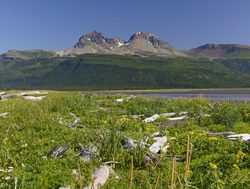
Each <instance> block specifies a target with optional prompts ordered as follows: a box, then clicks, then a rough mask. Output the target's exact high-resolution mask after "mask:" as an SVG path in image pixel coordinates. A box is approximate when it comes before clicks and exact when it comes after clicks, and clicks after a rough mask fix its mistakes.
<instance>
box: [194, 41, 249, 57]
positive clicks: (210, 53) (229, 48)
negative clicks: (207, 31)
mask: <svg viewBox="0 0 250 189" xmlns="http://www.w3.org/2000/svg"><path fill="white" fill-rule="evenodd" d="M189 55H191V56H193V57H200V58H209V59H210V58H250V46H247V45H238V44H206V45H203V46H200V47H198V48H194V49H191V50H190V51H189Z"/></svg>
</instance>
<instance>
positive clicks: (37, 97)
mask: <svg viewBox="0 0 250 189" xmlns="http://www.w3.org/2000/svg"><path fill="white" fill-rule="evenodd" d="M23 98H24V99H25V100H32V101H41V100H42V99H44V98H46V96H23Z"/></svg>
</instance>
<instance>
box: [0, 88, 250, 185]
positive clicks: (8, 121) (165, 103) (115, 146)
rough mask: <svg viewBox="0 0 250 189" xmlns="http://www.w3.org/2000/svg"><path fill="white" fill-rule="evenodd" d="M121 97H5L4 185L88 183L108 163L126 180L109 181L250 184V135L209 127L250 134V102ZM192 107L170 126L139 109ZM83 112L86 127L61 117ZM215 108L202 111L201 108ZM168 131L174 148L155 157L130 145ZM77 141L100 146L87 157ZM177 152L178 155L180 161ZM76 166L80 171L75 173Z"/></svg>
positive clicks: (1, 121) (0, 142)
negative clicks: (56, 152)
mask: <svg viewBox="0 0 250 189" xmlns="http://www.w3.org/2000/svg"><path fill="white" fill-rule="evenodd" d="M117 98H121V96H119V97H118V96H114V95H89V94H82V93H68V92H60V93H59V92H50V93H49V95H48V96H47V98H46V99H44V100H42V101H39V102H32V101H27V100H24V99H9V100H7V101H0V113H2V112H9V113H10V114H9V115H7V116H6V117H0V170H8V168H10V167H13V168H12V171H10V172H8V171H6V172H4V171H0V187H1V188H14V178H17V188H20V189H21V188H23V189H24V188H44V189H45V188H59V187H61V186H71V187H72V188H83V186H86V185H88V183H90V182H91V174H92V172H93V171H94V170H95V169H96V168H98V167H99V166H100V165H102V164H103V163H104V162H108V161H116V162H118V163H114V164H111V166H112V168H113V169H114V171H115V172H116V174H117V175H118V176H119V179H116V178H114V177H110V178H109V180H108V182H107V183H106V184H105V185H104V186H103V187H102V188H107V189H108V188H109V189H110V188H126V189H127V188H131V187H132V188H144V189H145V188H159V189H160V188H162V189H166V188H171V189H173V188H207V189H214V188H216V189H217V188H221V189H222V188H224V189H234V188H240V189H248V188H249V185H250V154H249V152H250V145H249V142H242V141H240V140H239V141H235V142H232V141H230V140H228V139H227V138H226V137H223V136H214V137H209V136H207V134H206V133H204V132H203V131H210V132H222V131H233V132H236V133H250V105H249V104H248V103H229V102H212V101H208V100H206V99H202V98H200V99H176V100H163V99H150V98H143V97H135V98H130V99H128V100H127V101H124V102H116V100H115V99H117ZM181 111H186V112H188V117H189V118H188V119H187V120H186V121H185V122H184V123H183V122H176V123H175V124H174V125H171V124H170V123H169V122H168V120H167V119H163V118H159V119H158V120H156V122H155V123H145V122H143V121H142V119H140V118H139V119H134V118H131V116H132V115H144V116H145V117H148V116H151V115H153V114H155V113H166V112H181ZM70 112H72V113H74V114H75V115H76V116H77V117H79V118H80V124H83V125H85V128H73V129H71V128H69V127H66V126H63V125H60V124H59V120H60V118H63V119H65V120H68V121H69V122H70V121H72V120H71V119H72V118H71V117H70V115H69V113H70ZM205 114H207V115H208V114H209V115H210V116H205V117H202V116H200V115H205ZM157 131H159V132H162V134H164V135H166V136H167V137H168V143H169V148H168V149H167V152H166V153H161V154H159V156H158V159H157V160H156V161H152V162H150V163H149V162H145V159H144V157H145V154H146V153H147V150H146V149H144V148H136V149H135V150H126V149H124V147H123V145H124V142H123V140H124V138H125V137H130V138H132V139H141V138H144V137H147V136H148V137H149V136H150V135H151V134H152V133H154V132H157ZM78 143H81V144H83V146H84V147H88V146H89V145H90V144H93V145H95V146H96V147H97V149H98V153H96V156H95V158H94V159H93V160H92V161H91V162H89V163H84V162H83V161H82V159H81V158H80V157H76V155H75V154H77V152H78V149H77V145H78ZM65 144H70V149H69V150H68V151H67V152H66V153H65V154H63V156H62V157H60V158H54V157H49V158H44V156H46V154H47V153H48V152H49V151H50V150H51V149H52V148H53V147H54V146H62V145H65ZM175 157H178V158H179V161H178V162H176V161H175ZM74 169H75V170H77V172H78V176H75V175H72V170H74Z"/></svg>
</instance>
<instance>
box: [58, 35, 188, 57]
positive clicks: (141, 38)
mask: <svg viewBox="0 0 250 189" xmlns="http://www.w3.org/2000/svg"><path fill="white" fill-rule="evenodd" d="M86 53H102V54H120V55H122V54H129V55H141V56H143V55H161V56H186V54H185V53H184V52H183V51H180V50H177V49H176V48H174V47H172V46H171V45H170V44H168V43H167V42H166V41H164V40H163V39H161V38H160V37H158V36H156V35H154V34H151V33H148V32H136V33H134V34H133V35H132V36H131V37H130V39H129V40H127V41H126V40H124V39H121V38H106V37H104V36H103V35H102V34H101V33H99V32H97V31H93V32H91V33H88V34H86V35H83V36H82V37H81V38H80V39H79V41H78V42H77V43H76V44H75V45H74V48H72V49H68V50H66V51H63V52H62V51H61V52H58V54H59V55H79V54H86Z"/></svg>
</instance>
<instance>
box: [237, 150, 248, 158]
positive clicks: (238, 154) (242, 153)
mask: <svg viewBox="0 0 250 189" xmlns="http://www.w3.org/2000/svg"><path fill="white" fill-rule="evenodd" d="M244 156H246V154H245V153H244V152H242V151H241V150H240V151H238V152H237V154H236V157H237V158H238V159H240V158H243V157H244Z"/></svg>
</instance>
